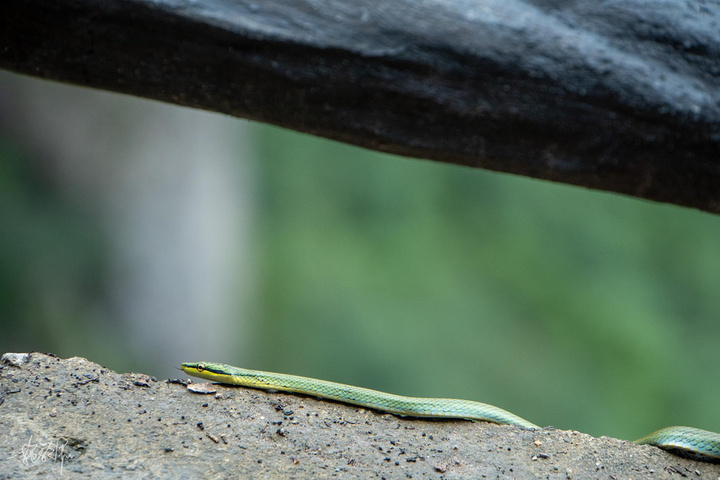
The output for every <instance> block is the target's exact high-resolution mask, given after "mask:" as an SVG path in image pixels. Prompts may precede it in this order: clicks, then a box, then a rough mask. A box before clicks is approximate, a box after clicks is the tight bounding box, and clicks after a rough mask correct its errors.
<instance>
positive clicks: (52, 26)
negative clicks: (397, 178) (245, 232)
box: [0, 0, 720, 213]
mask: <svg viewBox="0 0 720 480" xmlns="http://www.w3.org/2000/svg"><path fill="white" fill-rule="evenodd" d="M0 68H4V69H7V70H12V71H15V72H20V73H24V74H28V75H34V76H39V77H43V78H48V79H52V80H59V81H63V82H71V83H75V84H80V85H85V86H89V87H95V88H102V89H106V90H112V91H116V92H122V93H127V94H132V95H138V96H143V97H148V98H154V99H158V100H162V101H166V102H171V103H176V104H180V105H187V106H191V107H197V108H203V109H207V110H213V111H217V112H223V113H228V114H230V115H235V116H238V117H245V118H249V119H253V120H258V121H262V122H268V123H273V124H276V125H281V126H284V127H287V128H291V129H294V130H299V131H303V132H308V133H311V134H314V135H320V136H323V137H328V138H332V139H336V140H340V141H343V142H348V143H352V144H356V145H361V146H363V147H367V148H371V149H375V150H381V151H385V152H391V153H395V154H399V155H407V156H412V157H420V158H429V159H433V160H438V161H442V162H450V163H456V164H461V165H467V166H471V167H478V168H486V169H490V170H497V171H503V172H510V173H516V174H520V175H527V176H531V177H537V178H544V179H548V180H553V181H558V182H565V183H571V184H575V185H582V186H586V187H590V188H596V189H601V190H607V191H613V192H620V193H624V194H628V195H633V196H636V197H641V198H647V199H652V200H657V201H661V202H669V203H674V204H677V205H684V206H688V207H694V208H698V209H702V210H706V211H709V212H714V213H720V5H719V4H718V3H717V2H706V1H702V0H694V1H692V0H691V1H684V0H683V1H666V2H662V4H657V3H655V2H647V1H642V0H627V1H622V2H597V1H596V0H574V1H568V0H544V1H543V0H526V1H520V0H515V1H511V2H508V1H506V0H489V1H482V2H479V1H476V0H455V1H448V2H437V1H432V0H413V1H389V0H364V1H358V2H348V1H342V0H262V1H259V0H253V1H244V0H234V1H227V0H196V1H192V0H12V1H5V2H0Z"/></svg>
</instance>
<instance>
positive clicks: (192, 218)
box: [0, 72, 720, 439]
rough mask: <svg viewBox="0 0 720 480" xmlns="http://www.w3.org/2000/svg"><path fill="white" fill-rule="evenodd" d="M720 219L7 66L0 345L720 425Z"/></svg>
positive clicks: (600, 416) (550, 413)
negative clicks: (208, 364) (382, 150)
mask: <svg viewBox="0 0 720 480" xmlns="http://www.w3.org/2000/svg"><path fill="white" fill-rule="evenodd" d="M718 320H720V217H718V216H713V215H709V214H705V213H701V212H698V211H694V210H688V209H683V208H679V207H673V206H668V205H661V204H654V203H649V202H645V201H640V200H635V199H631V198H625V197H621V196H618V195H613V194H607V193H598V192H593V191H588V190H585V189H582V188H576V187H569V186H564V185H560V184H553V183H548V182H542V181H538V180H531V179H526V178H520V177H514V176H509V175H503V174H498V173H492V172H485V171H479V170H472V169H468V168H462V167H455V166H450V165H444V164H439V163H433V162H429V161H422V160H416V159H407V158H400V157H394V156H390V155H384V154H379V153H375V152H370V151H366V150H362V149H359V148H355V147H351V146H347V145H342V144H339V143H334V142H330V141H327V140H323V139H319V138H314V137H310V136H307V135H302V134H298V133H294V132H290V131H285V130H281V129H278V128H275V127H271V126H267V125H259V124H255V123H250V122H248V121H245V120H241V119H235V118H230V117H224V116H221V115H216V114H210V113H207V112H202V111H197V110H190V109H185V108H180V107H176V106H171V105H164V104H160V103H158V102H152V101H149V100H143V99H138V98H132V97H125V96H120V95H114V94H110V93H105V92H98V91H94V90H88V89H80V88H75V87H70V86H66V85H61V84H57V83H51V82H44V81H40V80H35V79H30V78H26V77H20V76H16V75H13V74H10V73H7V72H0V332H1V333H0V352H25V351H43V352H52V353H55V354H57V355H59V356H60V357H71V356H82V357H86V358H88V359H89V360H92V361H94V362H97V363H100V364H102V365H104V366H107V367H108V368H111V369H113V370H116V371H119V372H126V371H131V370H132V371H140V372H144V373H148V374H151V375H155V376H157V377H158V378H167V377H171V378H174V377H181V376H184V375H183V374H182V373H181V372H179V371H177V370H176V367H177V366H179V364H180V362H182V361H198V360H206V361H217V362H223V363H230V364H235V365H238V366H244V367H248V368H256V369H262V370H271V371H280V372H285V373H294V374H300V375H307V376H313V377H318V378H323V379H327V380H335V381H340V382H344V383H351V384H357V385H362V386H366V387H371V388H376V389H380V390H385V391H390V392H393V393H398V394H406V395H417V396H444V397H460V398H467V399H473V400H479V401H483V402H487V403H491V404H494V405H497V406H500V407H502V408H505V409H507V410H510V411H512V412H514V413H516V414H518V415H520V416H523V417H525V418H527V419H528V420H530V421H532V422H535V423H537V424H540V425H554V426H556V427H558V428H563V429H575V430H580V431H583V432H586V433H590V434H593V435H596V436H599V435H611V436H616V437H620V438H626V439H634V438H637V437H639V436H641V435H644V434H645V433H648V432H649V431H651V430H653V429H656V428H659V427H662V426H666V425H674V424H680V425H691V426H696V427H700V428H705V429H709V430H714V431H720V409H718V408H717V406H718V405H720V382H718V380H717V378H718V377H717V369H718V365H720V321H718Z"/></svg>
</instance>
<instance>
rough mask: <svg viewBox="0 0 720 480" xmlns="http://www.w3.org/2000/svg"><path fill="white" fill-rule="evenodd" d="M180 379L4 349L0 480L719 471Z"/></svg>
mask: <svg viewBox="0 0 720 480" xmlns="http://www.w3.org/2000/svg"><path fill="white" fill-rule="evenodd" d="M186 384H187V381H174V380H170V381H167V380H164V381H159V380H156V379H154V378H151V377H148V376H147V375H143V374H137V373H128V374H118V373H115V372H113V371H110V370H108V369H106V368H103V367H101V366H100V365H97V364H95V363H92V362H89V361H87V360H85V359H83V358H77V357H74V358H69V359H66V360H62V359H59V358H57V357H55V356H52V355H46V354H40V353H32V354H13V355H11V356H7V355H6V356H5V357H4V361H3V363H2V367H1V369H0V431H2V435H1V436H0V479H9V478H60V477H61V475H62V476H63V477H65V478H173V479H186V478H187V479H190V478H330V477H336V478H388V479H392V478H548V479H570V478H572V479H585V478H587V479H595V478H597V479H613V478H615V479H629V478H635V479H639V478H643V479H664V478H668V479H670V478H672V479H677V478H682V477H686V476H687V477H689V478H698V479H711V480H717V479H718V478H720V465H714V464H709V463H702V462H697V461H693V460H687V459H683V458H679V457H676V456H673V455H671V454H669V453H666V452H664V451H662V450H660V449H657V448H654V447H648V446H638V445H634V444H632V443H629V442H625V441H621V440H616V439H613V438H607V437H601V438H593V437H590V436H588V435H585V434H582V433H579V432H573V431H560V430H553V429H543V430H540V431H535V432H533V431H525V430H521V429H518V428H515V427H509V426H500V425H492V424H486V423H471V422H465V421H432V420H415V419H403V418H398V417H395V416H392V415H386V414H381V413H377V412H373V411H370V410H365V409H361V408H357V407H353V406H346V405H343V404H340V403H334V402H328V401H320V400H316V399H313V398H308V397H304V396H298V395H289V394H277V393H267V392H264V391H259V390H251V389H245V388H236V387H228V386H223V385H217V386H212V387H211V388H210V392H212V391H213V390H216V393H208V394H200V393H193V392H191V391H189V390H188V389H187V388H186ZM202 390H203V389H201V391H202Z"/></svg>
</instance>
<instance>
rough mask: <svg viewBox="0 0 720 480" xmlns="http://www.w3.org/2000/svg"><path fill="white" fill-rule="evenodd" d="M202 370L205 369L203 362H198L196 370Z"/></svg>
mask: <svg viewBox="0 0 720 480" xmlns="http://www.w3.org/2000/svg"><path fill="white" fill-rule="evenodd" d="M203 370H205V364H204V363H198V366H197V371H198V372H202V371H203Z"/></svg>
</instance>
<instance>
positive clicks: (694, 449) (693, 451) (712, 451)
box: [182, 362, 720, 462]
mask: <svg viewBox="0 0 720 480" xmlns="http://www.w3.org/2000/svg"><path fill="white" fill-rule="evenodd" d="M182 369H183V371H184V372H185V373H187V374H189V375H192V376H194V377H200V378H204V379H207V380H212V381H214V382H219V383H226V384H229V385H240V386H243V387H252V388H261V389H265V390H273V391H282V392H294V393H301V394H304V395H311V396H314V397H320V398H327V399H330V400H336V401H338V402H343V403H350V404H353V405H359V406H361V407H367V408H371V409H373V410H378V411H380V412H387V413H393V414H395V415H400V416H404V417H431V418H457V419H465V420H480V421H484V422H492V423H498V424H502V425H517V426H519V427H522V428H525V429H528V430H535V429H539V428H540V427H538V426H537V425H535V424H533V423H530V422H528V421H527V420H525V419H523V418H520V417H518V416H517V415H514V414H512V413H510V412H508V411H506V410H503V409H501V408H498V407H494V406H492V405H488V404H486V403H481V402H474V401H470V400H457V399H452V398H420V397H406V396H402V395H393V394H391V393H384V392H379V391H377V390H371V389H369V388H363V387H356V386H353V385H344V384H342V383H335V382H328V381H326V380H317V379H314V378H308V377H300V376H297V375H287V374H284V373H270V372H261V371H259V370H247V369H244V368H238V367H232V366H230V365H224V364H221V363H209V362H196V363H183V364H182ZM635 443H638V444H641V445H654V446H656V447H660V448H663V449H665V450H669V451H671V452H673V453H677V454H680V455H683V456H691V457H693V458H696V459H698V460H703V461H710V462H717V461H720V433H715V432H709V431H706V430H700V429H699V428H692V427H665V428H662V429H660V430H657V431H655V432H653V433H651V434H649V435H646V436H644V437H642V438H641V439H639V440H635Z"/></svg>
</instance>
